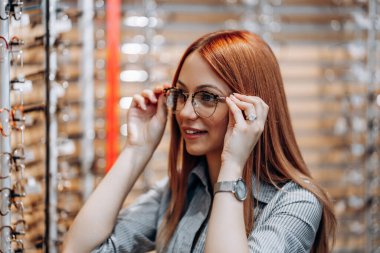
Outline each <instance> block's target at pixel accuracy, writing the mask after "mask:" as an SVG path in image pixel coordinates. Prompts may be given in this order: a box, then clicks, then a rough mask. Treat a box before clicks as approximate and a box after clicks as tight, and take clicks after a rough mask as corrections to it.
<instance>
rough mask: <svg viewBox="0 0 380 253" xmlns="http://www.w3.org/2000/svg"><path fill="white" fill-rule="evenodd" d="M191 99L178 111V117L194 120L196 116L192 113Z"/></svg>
mask: <svg viewBox="0 0 380 253" xmlns="http://www.w3.org/2000/svg"><path fill="white" fill-rule="evenodd" d="M191 100H192V99H191V97H189V98H188V99H187V100H186V102H185V105H184V106H183V108H182V109H181V110H180V111H179V115H180V116H181V117H183V118H189V119H196V118H198V115H197V114H196V113H195V111H194V107H193V105H192V101H191Z"/></svg>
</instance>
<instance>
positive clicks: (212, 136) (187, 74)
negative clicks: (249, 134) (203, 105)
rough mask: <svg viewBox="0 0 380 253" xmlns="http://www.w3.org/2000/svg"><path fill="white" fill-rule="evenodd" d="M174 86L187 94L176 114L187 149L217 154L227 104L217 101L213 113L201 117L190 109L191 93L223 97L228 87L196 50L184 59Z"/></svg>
mask: <svg viewBox="0 0 380 253" xmlns="http://www.w3.org/2000/svg"><path fill="white" fill-rule="evenodd" d="M176 87H177V88H179V89H181V90H183V92H185V93H189V98H188V99H187V101H186V103H185V105H184V107H183V108H182V109H181V110H179V111H178V112H177V113H176V120H177V122H178V125H179V127H180V130H181V134H182V136H183V138H184V140H185V144H186V150H187V152H188V153H189V154H191V155H194V156H200V155H212V154H220V153H221V152H222V150H223V143H224V136H225V133H226V130H227V124H228V106H227V104H226V103H223V102H218V104H217V106H216V109H215V112H214V113H213V114H212V116H210V117H208V118H201V117H199V116H198V115H197V114H196V113H195V111H194V109H193V106H192V103H191V96H192V94H194V92H197V91H207V92H210V93H213V94H215V95H218V96H222V97H226V96H229V95H230V94H231V93H232V91H231V89H230V88H229V87H228V85H227V84H226V83H225V82H224V81H223V80H222V79H220V78H219V77H218V76H217V75H216V74H215V72H213V70H212V69H211V67H210V66H209V65H208V64H207V62H206V61H205V60H203V59H202V57H201V56H200V55H199V53H198V52H193V53H192V54H191V55H189V56H188V57H187V59H186V60H185V62H184V64H183V66H182V69H181V72H180V75H179V78H178V82H177V84H176Z"/></svg>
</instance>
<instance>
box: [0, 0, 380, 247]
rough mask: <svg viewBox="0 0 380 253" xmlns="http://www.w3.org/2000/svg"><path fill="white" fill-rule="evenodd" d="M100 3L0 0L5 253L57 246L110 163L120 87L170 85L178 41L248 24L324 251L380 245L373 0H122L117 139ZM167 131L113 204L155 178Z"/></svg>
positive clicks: (379, 72) (379, 23)
mask: <svg viewBox="0 0 380 253" xmlns="http://www.w3.org/2000/svg"><path fill="white" fill-rule="evenodd" d="M9 2H12V5H11V7H12V8H10V9H8V11H7V8H6V5H7V4H9ZM111 2H112V1H104V0H95V1H92V0H91V1H88V0H78V1H74V0H50V1H46V0H30V1H24V3H22V2H21V1H7V0H0V14H1V20H0V24H1V29H0V36H1V37H0V67H1V68H0V74H1V76H0V77H1V79H0V80H1V86H2V87H8V90H7V89H5V88H2V89H1V94H0V102H1V110H0V115H1V128H0V130H1V148H2V150H1V154H2V155H1V165H2V167H1V174H0V176H1V177H0V178H1V179H0V190H1V223H0V227H1V228H2V230H1V237H2V241H1V244H0V246H1V248H0V249H1V250H2V251H3V252H8V251H6V250H7V249H9V247H10V248H12V250H16V249H21V248H23V249H24V250H25V251H26V252H59V251H60V249H61V244H62V239H63V236H64V234H65V233H66V232H67V230H68V228H69V226H70V224H71V223H72V221H73V219H74V217H75V215H76V213H77V212H78V211H79V209H80V207H81V206H82V205H83V202H84V200H85V199H86V198H87V197H88V195H89V194H90V192H91V191H92V190H93V188H94V187H95V186H96V185H97V183H98V182H99V181H100V180H101V179H102V177H103V176H104V174H105V173H106V169H107V166H109V165H110V161H109V160H108V158H107V152H108V150H109V149H110V146H109V145H110V143H112V142H110V139H112V138H114V139H113V140H116V141H117V143H118V147H117V150H119V151H120V150H121V149H122V147H123V145H124V142H125V138H126V132H127V131H126V129H127V127H128V126H127V125H126V113H127V110H128V107H129V105H130V103H131V99H132V96H133V95H134V94H136V93H139V92H141V91H142V90H143V89H146V88H152V87H154V86H155V85H160V84H163V83H171V78H172V76H173V74H174V71H175V68H176V66H177V64H178V62H179V59H180V57H181V54H182V53H183V52H184V50H185V48H186V47H187V46H188V45H189V44H190V43H191V42H192V41H193V40H194V39H196V38H198V37H199V36H201V35H203V34H205V33H207V32H212V31H215V30H221V29H247V30H250V31H253V32H255V33H257V34H259V35H260V36H262V37H263V38H264V40H265V41H267V42H268V43H269V45H270V46H271V47H272V48H273V51H274V53H275V55H276V56H277V58H278V61H279V64H280V68H281V72H282V75H283V78H284V85H285V90H286V94H287V99H288V104H289V109H290V114H291V119H292V122H293V127H294V129H295V133H296V137H297V141H298V143H299V146H300V149H301V151H302V154H303V156H304V158H305V161H306V163H307V165H308V167H309V168H310V170H311V172H312V175H313V176H314V177H315V178H316V180H317V181H318V182H320V183H321V185H322V186H323V187H324V188H325V189H326V190H327V192H328V193H329V194H330V195H331V197H332V198H333V200H334V206H335V210H336V213H337V215H338V232H337V239H336V244H335V247H334V252H380V170H379V160H380V159H379V157H380V148H379V147H380V145H379V143H380V137H379V126H380V110H379V109H380V1H379V0H322V1H320V0H202V1H200V0H195V1H191V4H190V3H189V1H185V0H156V1H155V0H139V1H138V0H134V1H132V0H123V1H121V5H120V12H119V14H120V24H119V25H120V34H119V36H120V47H119V53H118V56H117V57H116V59H118V60H119V62H118V64H119V67H120V73H119V76H118V78H117V79H118V97H116V100H115V99H114V101H113V102H115V101H116V106H113V107H112V108H111V111H112V112H113V113H116V115H117V119H118V121H119V124H118V128H117V132H118V134H117V136H116V137H115V136H110V135H109V132H107V119H108V118H109V113H110V103H109V101H110V100H109V97H107V96H108V95H109V87H110V86H109V85H110V84H109V78H108V77H109V76H108V73H107V71H108V69H107V66H109V62H107V61H108V60H109V59H110V58H109V57H110V48H109V44H107V42H108V41H107V38H108V37H107V35H109V34H108V33H107V31H108V30H107V27H108V25H107V22H109V19H107V15H106V14H107V9H106V8H107V4H109V3H111ZM114 2H117V1H114ZM18 5H22V10H19V9H17V7H18ZM48 7H49V8H48ZM108 7H109V6H108ZM113 105H114V104H113ZM4 108H9V109H4ZM168 130H169V127H167V129H166V133H165V135H164V137H163V140H162V142H161V144H160V145H159V147H158V149H157V151H156V152H155V154H154V156H153V158H152V160H151V162H150V163H149V164H148V168H147V169H146V170H145V171H144V173H143V174H142V176H141V177H140V178H139V180H138V181H137V183H136V185H135V187H134V188H133V191H132V192H131V193H130V194H129V196H128V198H127V199H126V201H125V206H128V205H129V204H130V203H131V202H133V201H134V200H135V199H136V198H137V197H138V196H139V195H141V194H142V193H143V192H145V191H146V190H147V189H149V188H150V187H152V186H153V185H154V183H155V182H156V181H157V180H159V179H161V178H163V177H165V176H166V173H167V172H166V170H167V155H168V153H167V150H168V147H169V131H168ZM113 147H114V146H113ZM6 238H12V240H11V239H9V240H5V239H6ZM9 252H11V251H9Z"/></svg>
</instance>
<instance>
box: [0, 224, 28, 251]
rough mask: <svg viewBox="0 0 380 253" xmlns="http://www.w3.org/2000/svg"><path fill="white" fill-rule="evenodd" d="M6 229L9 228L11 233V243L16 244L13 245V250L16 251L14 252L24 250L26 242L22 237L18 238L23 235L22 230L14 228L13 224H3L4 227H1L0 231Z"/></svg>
mask: <svg viewBox="0 0 380 253" xmlns="http://www.w3.org/2000/svg"><path fill="white" fill-rule="evenodd" d="M4 229H9V233H10V239H9V242H10V243H11V244H14V246H12V249H13V251H12V252H14V253H21V252H24V242H23V240H22V239H19V238H17V236H18V235H21V234H19V233H20V232H18V231H16V230H15V229H13V227H12V226H2V227H0V233H2V231H3V230H4ZM0 253H3V251H1V250H0ZM4 253H5V252H4Z"/></svg>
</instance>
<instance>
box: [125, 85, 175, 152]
mask: <svg viewBox="0 0 380 253" xmlns="http://www.w3.org/2000/svg"><path fill="white" fill-rule="evenodd" d="M170 86H171V85H170V84H165V85H163V86H158V87H156V88H154V90H151V89H146V90H143V91H142V92H141V93H140V94H136V95H134V97H133V100H132V104H131V107H130V108H129V110H128V114H127V133H128V136H127V143H126V145H127V146H133V147H138V148H143V149H147V150H149V151H152V152H153V151H154V150H155V149H156V147H157V146H158V144H159V143H160V141H161V138H162V135H163V133H164V130H165V125H166V121H167V108H166V104H165V96H164V95H163V90H164V88H168V87H170Z"/></svg>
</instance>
